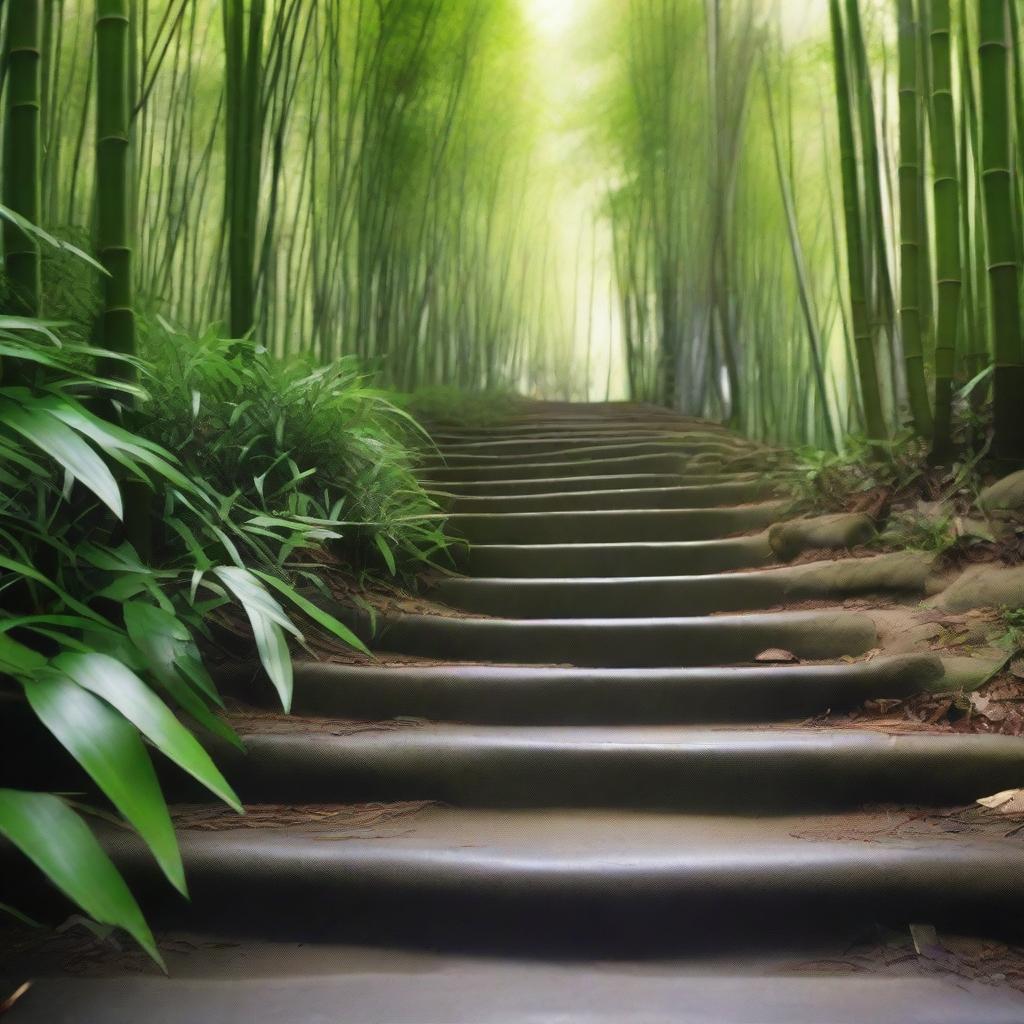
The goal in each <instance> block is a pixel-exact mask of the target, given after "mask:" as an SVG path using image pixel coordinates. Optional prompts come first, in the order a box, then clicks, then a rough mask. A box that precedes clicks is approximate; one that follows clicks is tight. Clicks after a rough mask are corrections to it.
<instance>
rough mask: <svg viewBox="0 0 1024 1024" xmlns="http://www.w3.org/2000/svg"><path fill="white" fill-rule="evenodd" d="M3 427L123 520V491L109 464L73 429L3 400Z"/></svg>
mask: <svg viewBox="0 0 1024 1024" xmlns="http://www.w3.org/2000/svg"><path fill="white" fill-rule="evenodd" d="M0 423H3V424H5V425H6V426H8V427H10V428H11V430H15V431H17V432H18V433H19V434H21V435H22V436H23V437H26V438H28V440H29V441H31V442H32V443H33V444H34V445H36V446H37V447H38V448H40V449H42V451H44V452H46V454H47V455H49V456H50V458H52V459H54V461H56V462H58V463H59V464H60V465H61V466H63V467H64V469H66V470H67V471H68V473H70V474H71V475H72V476H73V477H74V478H75V479H76V480H79V481H81V483H82V484H83V485H84V486H86V487H88V488H89V490H90V491H92V492H93V494H95V495H96V497H97V498H99V499H100V501H102V502H103V504H104V505H106V506H107V507H108V508H109V509H110V510H111V512H113V513H114V515H116V516H117V518H118V519H123V518H124V510H123V508H122V505H121V491H120V490H119V488H118V486H117V481H116V480H115V479H114V475H113V474H112V473H111V472H110V470H109V469H108V468H107V465H106V463H105V462H104V461H103V460H102V459H101V458H100V457H99V456H98V455H97V454H96V452H95V451H93V449H92V448H90V447H89V445H87V444H86V443H85V441H83V440H82V439H81V437H79V436H78V434H76V433H75V432H74V431H73V430H72V429H71V428H70V427H68V426H67V425H66V424H64V423H62V422H61V421H60V420H58V419H55V418H54V417H53V416H51V415H49V413H46V412H41V411H37V410H36V409H34V408H33V407H27V406H17V405H15V404H14V403H13V402H9V401H6V400H0Z"/></svg>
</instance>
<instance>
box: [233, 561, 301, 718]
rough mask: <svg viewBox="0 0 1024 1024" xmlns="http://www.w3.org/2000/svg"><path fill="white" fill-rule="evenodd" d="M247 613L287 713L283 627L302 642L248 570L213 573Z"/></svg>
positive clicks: (288, 673) (288, 664)
mask: <svg viewBox="0 0 1024 1024" xmlns="http://www.w3.org/2000/svg"><path fill="white" fill-rule="evenodd" d="M213 571H214V573H215V574H216V575H217V577H218V578H219V579H220V580H221V581H222V582H223V584H224V586H226V587H227V588H228V590H230V591H231V593H232V594H234V596H235V597H236V598H237V599H238V601H239V602H240V603H241V605H242V607H243V608H244V609H245V613H246V615H248V616H249V624H250V625H251V626H252V632H253V636H254V637H255V640H256V650H257V651H258V652H259V656H260V661H261V662H262V664H263V668H264V670H265V671H266V673H267V675H268V676H270V681H271V682H272V683H273V684H274V688H275V689H276V690H277V692H278V695H279V696H280V698H281V706H282V707H283V708H284V710H285V711H288V710H290V708H291V704H292V659H291V655H290V654H289V653H288V643H287V641H286V640H285V637H284V633H283V632H282V627H283V628H284V629H287V630H288V631H289V632H291V633H293V634H294V635H295V636H297V637H299V638H300V639H301V634H300V633H299V631H298V630H297V629H296V628H295V626H294V625H293V624H292V622H291V620H290V619H289V618H288V617H287V616H286V615H285V613H284V610H283V609H282V608H281V606H280V605H279V604H278V603H277V601H275V600H274V598H273V597H271V596H270V594H269V593H268V592H267V590H266V588H265V587H264V586H263V585H262V584H261V583H260V581H259V580H258V579H257V578H256V577H255V576H254V575H253V574H252V573H251V572H249V571H248V570H247V569H239V568H237V567H236V566H224V565H222V566H219V567H218V568H216V569H214V570H213Z"/></svg>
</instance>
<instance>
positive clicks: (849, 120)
mask: <svg viewBox="0 0 1024 1024" xmlns="http://www.w3.org/2000/svg"><path fill="white" fill-rule="evenodd" d="M829 15H830V19H831V25H832V48H833V66H834V71H835V89H836V109H837V113H838V116H839V160H840V170H841V178H842V186H843V213H844V217H845V222H846V263H847V275H848V279H849V287H850V317H851V320H852V321H853V340H854V350H855V352H856V356H857V374H858V377H859V379H860V390H861V397H862V399H863V403H864V420H865V423H864V426H865V428H866V429H867V432H868V435H869V436H870V437H871V439H872V440H875V441H880V440H882V439H883V438H885V437H886V436H887V435H888V431H887V429H886V425H885V416H884V414H883V412H882V398H881V389H880V387H879V383H878V362H877V359H876V358H875V348H874V340H873V338H872V333H871V324H870V318H869V313H868V296H867V287H866V281H865V266H866V264H865V258H864V218H863V204H862V202H861V196H860V190H859V188H858V175H857V150H856V139H855V136H854V130H853V115H852V111H851V104H850V80H849V71H848V69H847V59H846V40H845V33H844V30H843V21H842V14H841V12H840V10H839V0H830V3H829Z"/></svg>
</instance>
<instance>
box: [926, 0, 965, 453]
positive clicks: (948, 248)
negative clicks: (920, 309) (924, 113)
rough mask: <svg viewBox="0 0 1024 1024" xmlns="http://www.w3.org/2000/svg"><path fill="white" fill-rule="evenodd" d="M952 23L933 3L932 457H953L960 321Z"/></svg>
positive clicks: (944, 1)
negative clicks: (935, 308) (935, 296)
mask: <svg viewBox="0 0 1024 1024" xmlns="http://www.w3.org/2000/svg"><path fill="white" fill-rule="evenodd" d="M951 34H952V33H951V22H950V12H949V0H931V32H930V34H929V48H930V58H931V60H930V63H931V82H932V92H931V107H932V118H931V130H932V135H931V142H932V166H933V169H934V174H933V185H932V187H933V191H934V196H935V200H934V202H935V274H936V290H937V293H938V315H937V316H936V321H935V404H934V409H935V419H934V423H933V429H932V458H933V459H934V460H935V461H936V462H939V463H943V462H946V461H948V460H949V458H950V456H951V455H952V447H953V437H952V415H953V371H954V368H955V360H956V336H957V327H958V325H959V321H960V295H961V290H962V271H961V260H960V182H959V170H958V167H957V153H956V123H955V117H954V112H953V89H952V59H951V58H952V53H951Z"/></svg>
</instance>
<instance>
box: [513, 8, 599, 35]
mask: <svg viewBox="0 0 1024 1024" xmlns="http://www.w3.org/2000/svg"><path fill="white" fill-rule="evenodd" d="M584 2H585V0H524V3H525V6H526V14H527V17H528V18H529V19H530V21H531V22H532V24H533V25H534V26H535V28H536V29H537V32H538V33H539V34H540V35H542V36H545V37H547V38H548V39H555V38H558V37H559V36H561V35H563V34H564V33H565V32H566V31H567V30H568V29H569V27H570V26H571V25H572V24H573V22H574V21H575V20H576V18H577V16H578V15H579V12H580V9H581V7H582V6H583V3H584Z"/></svg>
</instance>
